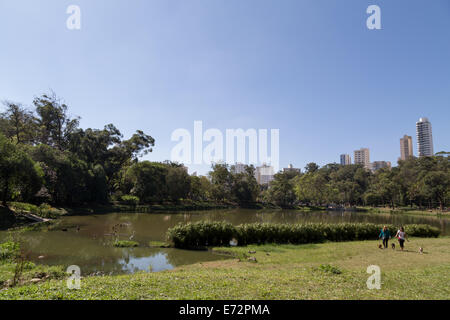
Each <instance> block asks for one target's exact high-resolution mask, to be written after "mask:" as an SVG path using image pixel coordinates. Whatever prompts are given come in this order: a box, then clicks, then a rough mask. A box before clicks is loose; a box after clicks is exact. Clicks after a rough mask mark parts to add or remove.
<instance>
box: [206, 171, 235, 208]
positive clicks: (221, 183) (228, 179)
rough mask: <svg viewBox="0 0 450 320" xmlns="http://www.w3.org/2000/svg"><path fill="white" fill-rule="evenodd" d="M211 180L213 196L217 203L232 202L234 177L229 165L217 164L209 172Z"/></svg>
mask: <svg viewBox="0 0 450 320" xmlns="http://www.w3.org/2000/svg"><path fill="white" fill-rule="evenodd" d="M209 177H210V178H211V185H212V188H211V195H212V197H213V198H214V199H215V200H217V201H224V200H230V199H231V194H232V187H233V176H232V174H231V173H230V171H229V169H228V165H227V164H222V163H216V164H213V165H212V170H211V171H210V172H209Z"/></svg>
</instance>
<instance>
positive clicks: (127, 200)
mask: <svg viewBox="0 0 450 320" xmlns="http://www.w3.org/2000/svg"><path fill="white" fill-rule="evenodd" d="M120 202H121V203H123V204H127V205H131V206H137V205H138V204H139V197H136V196H131V195H125V196H121V197H120Z"/></svg>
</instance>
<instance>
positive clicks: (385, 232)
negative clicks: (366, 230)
mask: <svg viewBox="0 0 450 320" xmlns="http://www.w3.org/2000/svg"><path fill="white" fill-rule="evenodd" d="M390 238H391V233H390V232H389V229H388V228H387V227H386V226H384V227H383V229H381V232H380V235H379V236H378V239H383V246H384V248H385V249H386V248H387V247H388V242H389V239H390Z"/></svg>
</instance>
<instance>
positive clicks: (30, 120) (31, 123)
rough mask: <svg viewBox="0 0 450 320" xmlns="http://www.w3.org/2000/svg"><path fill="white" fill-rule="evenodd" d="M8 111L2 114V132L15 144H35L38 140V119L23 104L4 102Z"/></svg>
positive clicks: (0, 116)
mask: <svg viewBox="0 0 450 320" xmlns="http://www.w3.org/2000/svg"><path fill="white" fill-rule="evenodd" d="M3 104H4V105H5V107H6V111H5V112H4V113H2V114H0V118H2V121H1V122H0V124H1V131H0V132H2V133H3V134H4V135H5V136H6V137H8V138H10V139H11V140H12V141H15V143H17V144H19V143H33V142H34V141H35V139H36V129H37V127H36V121H35V120H36V119H35V117H34V116H33V113H32V112H31V111H29V110H27V109H25V108H23V107H22V105H21V104H18V103H14V102H10V101H4V102H3Z"/></svg>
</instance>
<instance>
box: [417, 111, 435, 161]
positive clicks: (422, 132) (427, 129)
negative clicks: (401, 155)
mask: <svg viewBox="0 0 450 320" xmlns="http://www.w3.org/2000/svg"><path fill="white" fill-rule="evenodd" d="M416 134H417V150H418V154H419V157H431V156H433V155H434V149H433V133H432V128H431V122H430V121H429V120H428V118H426V117H423V118H420V119H419V121H417V122H416Z"/></svg>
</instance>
